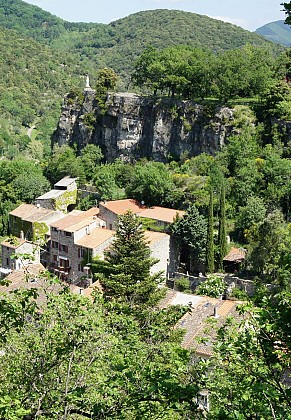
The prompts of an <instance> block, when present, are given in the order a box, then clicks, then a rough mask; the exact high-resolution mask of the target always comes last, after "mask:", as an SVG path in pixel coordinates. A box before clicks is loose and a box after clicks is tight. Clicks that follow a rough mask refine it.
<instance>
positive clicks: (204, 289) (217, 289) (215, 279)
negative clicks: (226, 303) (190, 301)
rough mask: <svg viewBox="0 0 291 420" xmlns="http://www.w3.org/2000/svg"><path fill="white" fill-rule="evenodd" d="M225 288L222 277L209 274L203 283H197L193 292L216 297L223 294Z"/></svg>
mask: <svg viewBox="0 0 291 420" xmlns="http://www.w3.org/2000/svg"><path fill="white" fill-rule="evenodd" d="M225 288H226V286H225V283H224V280H223V278H222V277H220V276H216V275H210V276H208V277H207V279H206V280H205V281H204V282H203V283H201V284H199V286H198V287H197V289H196V291H195V293H196V294H197V295H204V296H209V297H214V298H218V297H219V296H221V295H223V293H224V291H225Z"/></svg>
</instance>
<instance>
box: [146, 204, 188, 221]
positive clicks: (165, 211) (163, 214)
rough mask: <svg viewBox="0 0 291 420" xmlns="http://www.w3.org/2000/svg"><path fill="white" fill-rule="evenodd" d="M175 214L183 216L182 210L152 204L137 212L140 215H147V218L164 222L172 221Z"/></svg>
mask: <svg viewBox="0 0 291 420" xmlns="http://www.w3.org/2000/svg"><path fill="white" fill-rule="evenodd" d="M177 215H179V217H183V216H184V215H185V212H184V211H182V210H175V209H169V208H167V207H158V206H154V207H150V208H148V209H146V210H143V211H142V212H140V213H139V216H140V217H148V218H149V219H154V220H160V221H162V222H166V223H172V222H173V221H174V220H175V218H176V217H177Z"/></svg>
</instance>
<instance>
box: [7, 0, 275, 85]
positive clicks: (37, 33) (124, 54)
mask: <svg viewBox="0 0 291 420" xmlns="http://www.w3.org/2000/svg"><path fill="white" fill-rule="evenodd" d="M0 25H2V26H5V27H6V28H9V29H15V30H17V32H18V33H19V34H23V35H26V36H31V37H33V38H34V39H36V40H37V41H39V42H42V43H46V44H49V45H51V46H53V47H55V48H57V49H59V50H62V51H69V52H71V53H75V54H77V55H78V56H79V57H81V59H82V60H83V59H86V58H89V59H90V61H91V62H94V63H95V65H96V66H97V67H104V66H110V67H112V68H113V69H114V70H115V71H117V72H118V73H119V74H121V75H122V76H124V77H126V76H127V75H128V72H129V71H130V69H131V68H132V63H133V61H134V60H135V59H136V58H137V56H138V55H140V54H141V53H142V51H143V50H144V49H145V48H146V47H147V46H148V45H150V44H151V45H153V46H154V47H156V48H164V47H167V46H171V45H181V44H184V45H185V44H186V45H191V46H195V47H204V48H209V49H211V50H212V51H217V52H219V51H223V50H228V49H234V48H237V47H241V46H243V45H245V44H252V45H267V44H268V42H267V41H266V40H265V39H264V38H263V37H261V36H259V35H257V34H255V33H251V32H249V31H246V30H244V29H242V28H240V27H238V26H234V25H231V24H229V23H225V22H222V21H220V20H216V19H211V18H209V17H207V16H202V15H197V14H194V13H189V12H183V11H179V10H165V9H163V10H150V11H144V12H139V13H135V14H132V15H130V16H128V17H126V18H124V19H119V20H117V21H115V22H112V23H110V24H108V25H105V24H100V23H70V22H66V21H64V20H62V19H60V18H58V17H56V16H53V15H51V14H50V13H48V12H45V11H43V10H42V9H41V8H39V7H37V6H33V5H31V4H27V3H25V2H24V1H21V0H0ZM270 45H271V44H270Z"/></svg>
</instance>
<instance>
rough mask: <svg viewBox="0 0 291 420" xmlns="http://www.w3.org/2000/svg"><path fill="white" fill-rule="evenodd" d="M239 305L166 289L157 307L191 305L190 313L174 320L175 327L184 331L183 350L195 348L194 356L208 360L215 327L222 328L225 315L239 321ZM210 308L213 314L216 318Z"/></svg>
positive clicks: (229, 301) (214, 337)
mask: <svg viewBox="0 0 291 420" xmlns="http://www.w3.org/2000/svg"><path fill="white" fill-rule="evenodd" d="M240 303H241V302H238V301H232V300H219V299H215V298H210V297H207V296H196V295H192V294H186V293H181V292H177V291H174V290H168V291H167V294H166V297H165V299H164V300H163V301H162V304H161V306H162V307H166V306H168V305H186V306H188V305H189V304H190V305H191V311H190V312H187V313H186V314H185V315H184V316H183V317H182V318H181V319H180V320H179V321H178V323H177V324H176V328H182V329H184V330H185V335H184V338H183V341H182V345H183V347H184V348H187V349H195V350H196V352H197V353H198V354H200V355H205V356H207V357H208V356H211V355H212V345H213V343H214V341H215V339H216V330H217V327H221V326H223V325H224V323H225V321H226V318H227V317H228V316H233V317H234V318H237V319H238V318H239V314H238V312H237V311H236V308H237V306H238V305H239V304H240ZM214 308H216V311H217V315H216V316H214ZM201 338H202V340H201Z"/></svg>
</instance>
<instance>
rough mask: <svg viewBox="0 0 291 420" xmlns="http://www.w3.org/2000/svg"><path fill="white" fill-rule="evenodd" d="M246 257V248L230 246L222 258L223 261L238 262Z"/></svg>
mask: <svg viewBox="0 0 291 420" xmlns="http://www.w3.org/2000/svg"><path fill="white" fill-rule="evenodd" d="M245 258H246V250H245V249H243V248H234V247H233V248H231V249H230V251H229V253H228V254H227V255H226V256H225V257H224V258H223V261H230V262H240V261H244V259H245Z"/></svg>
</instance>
